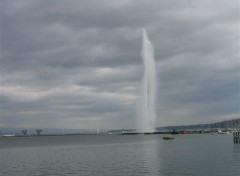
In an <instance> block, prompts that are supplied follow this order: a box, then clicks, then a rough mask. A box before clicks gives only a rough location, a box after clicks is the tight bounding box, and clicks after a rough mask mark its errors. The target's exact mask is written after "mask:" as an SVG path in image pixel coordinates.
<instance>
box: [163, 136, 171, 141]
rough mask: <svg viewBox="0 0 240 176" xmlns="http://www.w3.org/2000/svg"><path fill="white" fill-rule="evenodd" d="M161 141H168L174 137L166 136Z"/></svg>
mask: <svg viewBox="0 0 240 176" xmlns="http://www.w3.org/2000/svg"><path fill="white" fill-rule="evenodd" d="M163 139H165V140H169V139H174V137H173V136H172V135H167V136H163Z"/></svg>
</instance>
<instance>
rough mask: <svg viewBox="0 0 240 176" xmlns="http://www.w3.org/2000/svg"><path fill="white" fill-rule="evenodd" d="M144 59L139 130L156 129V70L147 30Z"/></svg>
mask: <svg viewBox="0 0 240 176" xmlns="http://www.w3.org/2000/svg"><path fill="white" fill-rule="evenodd" d="M141 54H142V60H143V63H144V76H143V80H142V86H141V93H140V107H139V114H138V118H137V124H138V131H139V132H154V131H155V120H156V113H155V97H156V70H155V58H154V49H153V46H152V44H151V42H150V41H149V39H148V37H147V33H146V30H145V29H143V33H142V51H141Z"/></svg>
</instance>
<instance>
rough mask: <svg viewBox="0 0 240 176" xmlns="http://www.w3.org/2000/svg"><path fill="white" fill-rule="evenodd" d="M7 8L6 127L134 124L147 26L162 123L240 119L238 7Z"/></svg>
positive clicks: (50, 1)
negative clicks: (155, 70) (142, 40)
mask: <svg viewBox="0 0 240 176" xmlns="http://www.w3.org/2000/svg"><path fill="white" fill-rule="evenodd" d="M0 2H1V12H0V13H1V21H0V22H1V65H0V69H1V79H0V81H1V96H0V98H1V121H0V123H1V126H3V127H14V126H18V127H21V126H26V127H28V126H36V127H69V128H78V127H79V128H95V127H96V126H101V127H102V128H131V127H134V125H133V123H134V117H135V116H136V114H135V111H136V104H137V102H138V94H139V85H140V81H141V77H142V75H143V66H142V60H141V55H140V50H141V45H142V44H141V29H142V27H145V28H146V29H147V31H148V34H149V38H150V40H151V41H152V43H153V44H154V46H155V56H156V61H157V70H158V75H159V76H158V84H159V86H158V97H157V101H158V102H157V107H156V108H157V114H158V117H159V118H158V122H157V123H158V124H159V125H161V126H163V125H174V124H175V123H176V124H183V121H184V123H198V122H200V123H205V122H212V121H218V120H224V119H230V118H236V117H239V101H238V100H239V61H238V58H239V51H238V50H239V47H238V46H239V28H238V23H239V15H238V11H239V3H238V1H235V0H234V1H231V2H230V1H227V0H226V1H224V0H221V1H188V0H184V1H171V0H166V1H156V0H151V1H143V0H139V1H129V0H126V1H125V0H124V1H97V0H96V1H94V0H91V1H88V0H86V1H84V0H80V1H77V0H76V1H75V0H61V1H56V0H43V1H36V0H27V1H26V0H16V1H15V0H13V1H8V0H1V1H0Z"/></svg>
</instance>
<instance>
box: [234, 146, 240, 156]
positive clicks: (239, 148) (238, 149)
mask: <svg viewBox="0 0 240 176" xmlns="http://www.w3.org/2000/svg"><path fill="white" fill-rule="evenodd" d="M233 151H234V153H239V154H240V144H234V145H233Z"/></svg>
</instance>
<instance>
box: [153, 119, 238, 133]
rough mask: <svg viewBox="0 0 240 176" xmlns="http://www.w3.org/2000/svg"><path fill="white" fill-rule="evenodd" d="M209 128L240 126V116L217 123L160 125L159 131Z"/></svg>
mask: <svg viewBox="0 0 240 176" xmlns="http://www.w3.org/2000/svg"><path fill="white" fill-rule="evenodd" d="M209 128H240V118H239V119H232V120H225V121H222V122H217V123H209V124H197V125H179V126H165V127H158V128H157V131H162V130H172V129H177V130H186V129H189V130H194V129H209Z"/></svg>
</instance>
